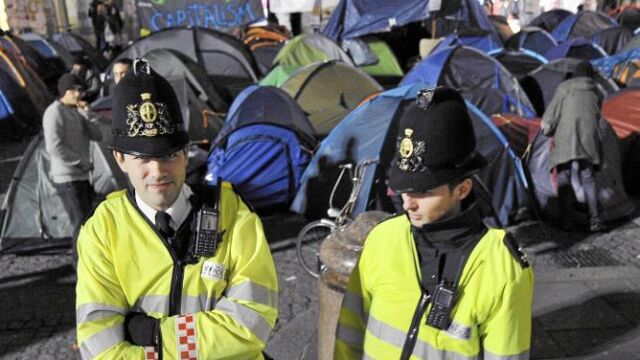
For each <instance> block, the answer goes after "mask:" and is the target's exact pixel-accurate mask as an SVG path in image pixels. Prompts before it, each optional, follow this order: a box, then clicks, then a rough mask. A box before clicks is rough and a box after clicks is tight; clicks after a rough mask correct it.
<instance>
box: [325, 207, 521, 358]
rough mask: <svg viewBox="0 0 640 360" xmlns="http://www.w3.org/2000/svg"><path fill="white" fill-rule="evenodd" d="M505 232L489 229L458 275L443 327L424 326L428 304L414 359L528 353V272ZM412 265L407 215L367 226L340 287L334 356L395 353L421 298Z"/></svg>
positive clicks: (397, 354)
mask: <svg viewBox="0 0 640 360" xmlns="http://www.w3.org/2000/svg"><path fill="white" fill-rule="evenodd" d="M504 236H505V231H504V230H498V229H490V230H489V231H488V232H487V233H486V234H485V235H484V237H483V238H482V239H480V241H479V242H478V244H477V245H476V247H475V248H474V249H473V251H472V252H471V254H470V256H469V259H468V260H467V263H466V265H465V267H464V269H463V272H462V275H461V278H460V283H459V287H458V294H459V298H458V300H457V301H456V304H455V306H454V308H453V311H452V313H451V314H452V315H451V318H452V321H453V322H452V325H451V326H450V327H449V329H448V330H447V331H443V330H438V329H436V328H433V327H431V326H428V325H426V314H428V311H429V310H427V313H426V314H425V315H424V316H423V319H422V320H421V322H420V324H421V325H420V328H419V333H418V340H417V342H416V345H415V347H414V349H413V353H412V359H429V360H437V359H443V360H444V359H456V360H457V359H460V360H467V359H483V358H484V359H485V360H487V359H496V360H497V359H505V360H512V359H513V360H516V359H528V358H529V347H530V343H531V306H532V296H533V271H532V270H531V268H530V267H527V268H523V267H522V266H521V265H520V263H519V262H518V261H517V260H516V259H515V258H514V257H513V256H512V255H511V253H510V252H509V250H508V248H507V246H505V244H504V243H503V240H504ZM418 264H419V262H418V258H417V251H416V247H415V242H414V240H413V236H412V234H411V224H410V222H409V220H408V219H407V217H406V216H405V215H401V216H398V217H395V218H392V219H390V220H387V221H385V222H383V223H381V224H379V225H378V226H376V227H375V228H374V229H373V231H371V233H370V234H369V236H368V238H367V241H366V242H365V246H364V249H363V251H362V255H361V257H360V260H359V262H358V264H357V266H356V268H355V269H354V271H353V273H352V274H351V278H350V280H349V284H348V287H347V291H346V292H345V296H344V300H343V303H342V309H341V311H340V318H339V321H338V328H337V331H336V344H335V349H334V351H335V353H334V357H335V358H336V359H360V358H364V359H398V358H399V357H400V354H401V352H402V347H403V345H404V342H405V338H406V336H407V331H408V329H409V327H410V324H411V320H412V318H413V314H414V310H415V309H416V305H417V304H418V301H419V299H420V297H421V290H420V287H419V281H420V279H419V278H418V276H419V275H418V274H419V272H420V271H419V269H417V268H416V266H417V265H418ZM429 291H430V292H431V291H432V290H431V289H429ZM430 307H431V305H429V309H430Z"/></svg>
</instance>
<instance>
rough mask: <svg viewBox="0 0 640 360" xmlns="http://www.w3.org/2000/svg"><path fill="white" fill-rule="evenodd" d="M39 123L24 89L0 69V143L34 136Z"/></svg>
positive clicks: (37, 114) (34, 109)
mask: <svg viewBox="0 0 640 360" xmlns="http://www.w3.org/2000/svg"><path fill="white" fill-rule="evenodd" d="M41 122H42V117H41V114H39V113H38V111H37V110H36V108H35V107H34V106H33V103H32V102H31V99H30V98H29V95H27V93H26V90H25V88H23V87H21V86H20V85H18V83H16V81H15V80H14V79H13V78H12V77H11V75H9V74H8V73H7V72H6V71H4V70H2V69H0V142H1V141H3V140H19V139H24V138H26V137H28V136H31V135H35V134H36V133H37V132H38V130H39V129H40V124H41Z"/></svg>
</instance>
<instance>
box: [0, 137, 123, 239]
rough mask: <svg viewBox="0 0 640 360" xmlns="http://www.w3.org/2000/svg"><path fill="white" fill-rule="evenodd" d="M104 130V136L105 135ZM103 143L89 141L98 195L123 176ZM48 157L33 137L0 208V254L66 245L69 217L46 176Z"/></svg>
mask: <svg viewBox="0 0 640 360" xmlns="http://www.w3.org/2000/svg"><path fill="white" fill-rule="evenodd" d="M107 132H108V130H104V131H103V134H107ZM105 144H106V142H105V141H103V142H102V143H96V142H91V157H92V163H93V171H92V172H91V179H90V181H91V184H92V186H93V189H94V191H95V192H96V193H97V194H99V195H105V194H108V193H110V192H112V191H114V190H117V189H118V188H121V187H123V186H124V182H122V180H121V179H122V176H123V175H122V174H121V173H120V170H119V169H115V168H114V167H113V162H111V161H110V160H109V158H112V157H111V154H110V151H109V150H107V149H106V147H105ZM49 165H50V162H49V156H48V154H47V152H46V150H45V148H44V138H43V137H42V135H38V136H36V137H34V138H33V140H32V141H31V144H30V145H29V147H28V148H27V150H26V151H25V153H24V155H23V157H22V160H21V161H20V164H19V165H18V167H17V168H16V170H15V173H14V176H13V178H12V180H11V183H10V184H9V189H8V190H7V195H6V197H5V200H4V203H3V205H2V209H3V210H4V211H6V213H5V217H4V221H3V223H2V227H1V228H0V251H18V250H25V249H29V248H38V247H49V246H59V245H61V244H68V243H69V240H70V238H71V236H72V230H73V229H71V226H70V225H69V217H68V215H67V213H66V212H65V210H64V207H63V206H62V201H61V200H60V197H59V195H58V194H57V192H56V190H55V188H54V187H53V183H52V181H51V179H50V178H49V176H48V173H49Z"/></svg>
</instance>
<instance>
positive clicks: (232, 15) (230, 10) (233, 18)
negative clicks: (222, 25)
mask: <svg viewBox="0 0 640 360" xmlns="http://www.w3.org/2000/svg"><path fill="white" fill-rule="evenodd" d="M224 17H225V18H226V19H227V20H230V21H229V23H228V24H227V25H228V26H229V27H234V26H236V23H237V21H238V16H237V15H236V9H235V6H233V4H227V8H226V12H225V14H224Z"/></svg>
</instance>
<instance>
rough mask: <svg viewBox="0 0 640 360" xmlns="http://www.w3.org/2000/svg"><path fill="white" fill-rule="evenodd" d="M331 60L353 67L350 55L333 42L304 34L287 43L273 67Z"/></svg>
mask: <svg viewBox="0 0 640 360" xmlns="http://www.w3.org/2000/svg"><path fill="white" fill-rule="evenodd" d="M331 60H339V61H342V62H344V63H345V64H349V65H351V66H353V61H351V58H350V57H349V55H347V53H345V52H344V50H342V49H341V48H340V46H338V44H336V43H335V42H334V41H333V40H331V39H329V38H327V37H325V36H323V35H321V34H302V35H298V36H296V37H294V38H293V39H291V40H289V41H287V43H286V44H285V46H284V47H283V48H282V49H280V52H278V55H277V56H276V58H275V59H274V60H273V65H274V66H275V65H285V66H294V65H295V66H304V65H309V64H313V63H316V62H320V61H331Z"/></svg>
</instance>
